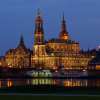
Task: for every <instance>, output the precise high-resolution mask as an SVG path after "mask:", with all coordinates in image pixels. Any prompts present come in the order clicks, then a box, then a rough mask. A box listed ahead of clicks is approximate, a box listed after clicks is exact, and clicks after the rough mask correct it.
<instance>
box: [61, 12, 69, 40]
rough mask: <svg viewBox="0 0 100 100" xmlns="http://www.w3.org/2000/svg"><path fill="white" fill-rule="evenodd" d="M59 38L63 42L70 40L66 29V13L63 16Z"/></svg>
mask: <svg viewBox="0 0 100 100" xmlns="http://www.w3.org/2000/svg"><path fill="white" fill-rule="evenodd" d="M59 38H60V39H62V40H68V39H69V35H68V31H67V29H66V21H65V16H64V13H63V16H62V24H61V32H60V35H59Z"/></svg>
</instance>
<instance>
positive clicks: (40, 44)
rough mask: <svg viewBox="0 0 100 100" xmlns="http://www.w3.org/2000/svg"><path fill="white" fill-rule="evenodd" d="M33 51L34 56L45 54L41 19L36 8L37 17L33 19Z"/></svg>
mask: <svg viewBox="0 0 100 100" xmlns="http://www.w3.org/2000/svg"><path fill="white" fill-rule="evenodd" d="M33 51H34V54H35V56H37V57H40V56H44V55H45V54H46V50H45V41H44V30H43V19H42V17H41V14H40V10H39V9H38V12H37V17H36V20H35V31H34V46H33Z"/></svg>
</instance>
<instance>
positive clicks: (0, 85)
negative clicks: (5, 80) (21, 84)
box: [0, 80, 2, 88]
mask: <svg viewBox="0 0 100 100" xmlns="http://www.w3.org/2000/svg"><path fill="white" fill-rule="evenodd" d="M1 87H2V81H1V80H0V88H1Z"/></svg>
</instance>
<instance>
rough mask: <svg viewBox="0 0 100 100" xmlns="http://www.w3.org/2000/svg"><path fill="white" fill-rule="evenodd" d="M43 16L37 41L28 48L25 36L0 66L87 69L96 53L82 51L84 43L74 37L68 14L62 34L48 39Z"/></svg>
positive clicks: (36, 22)
mask: <svg viewBox="0 0 100 100" xmlns="http://www.w3.org/2000/svg"><path fill="white" fill-rule="evenodd" d="M44 37H45V36H44V28H43V19H42V17H41V14H40V13H38V14H37V17H36V19H35V31H34V45H33V48H32V50H30V49H27V48H26V46H25V44H24V39H23V36H21V38H20V41H19V44H18V46H17V47H16V48H14V49H9V50H8V51H7V52H6V53H5V56H4V57H2V58H0V66H2V67H10V68H40V67H41V68H44V69H59V68H60V67H63V68H64V69H66V70H67V69H87V67H88V63H89V61H90V60H91V59H92V58H93V55H91V54H88V53H82V52H81V49H80V44H79V43H78V42H77V41H74V40H72V39H71V38H70V36H69V33H68V31H67V27H66V21H65V18H64V16H63V17H62V23H61V31H60V33H59V36H58V38H54V39H50V40H45V38H44Z"/></svg>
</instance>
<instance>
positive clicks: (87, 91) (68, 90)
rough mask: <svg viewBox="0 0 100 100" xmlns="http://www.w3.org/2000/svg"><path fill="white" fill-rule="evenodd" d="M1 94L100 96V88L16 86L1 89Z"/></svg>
mask: <svg viewBox="0 0 100 100" xmlns="http://www.w3.org/2000/svg"><path fill="white" fill-rule="evenodd" d="M0 93H4V94H5V93H21V94H22V93H24V94H27V93H28V94H41V95H42V94H58V95H59V94H60V95H100V88H96V87H81V88H80V87H63V86H49V85H39V86H35V85H34V86H32V85H26V86H16V87H10V88H1V89H0Z"/></svg>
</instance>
